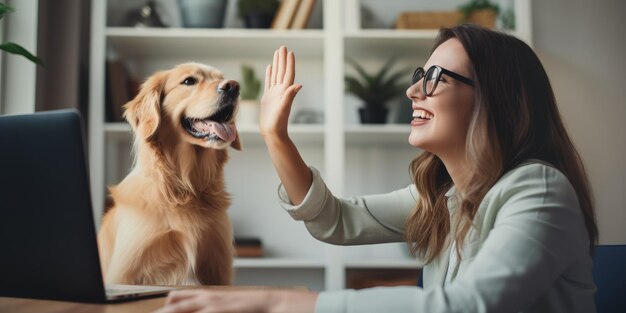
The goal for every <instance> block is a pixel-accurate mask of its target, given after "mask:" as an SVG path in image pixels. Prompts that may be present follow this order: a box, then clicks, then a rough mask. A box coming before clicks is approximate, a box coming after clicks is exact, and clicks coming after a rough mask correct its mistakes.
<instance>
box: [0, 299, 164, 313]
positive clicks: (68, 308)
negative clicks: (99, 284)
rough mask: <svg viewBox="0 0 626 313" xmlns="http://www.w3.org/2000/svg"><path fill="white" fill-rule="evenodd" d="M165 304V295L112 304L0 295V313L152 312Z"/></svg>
mask: <svg viewBox="0 0 626 313" xmlns="http://www.w3.org/2000/svg"><path fill="white" fill-rule="evenodd" d="M163 304H165V297H160V298H151V299H144V300H135V301H128V302H120V303H113V304H92V303H79V302H65V301H51V300H33V299H22V298H5V297H0V313H61V312H76V313H134V312H137V313H142V312H152V311H154V310H156V309H158V308H160V307H162V306H163Z"/></svg>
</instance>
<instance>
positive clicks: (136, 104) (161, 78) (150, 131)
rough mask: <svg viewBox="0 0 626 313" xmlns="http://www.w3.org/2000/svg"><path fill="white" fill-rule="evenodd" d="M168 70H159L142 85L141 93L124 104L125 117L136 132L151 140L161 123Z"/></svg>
mask: <svg viewBox="0 0 626 313" xmlns="http://www.w3.org/2000/svg"><path fill="white" fill-rule="evenodd" d="M166 79H167V71H162V72H157V73H156V74H154V75H152V76H150V78H148V80H147V81H145V82H144V83H143V84H142V85H141V89H140V90H139V94H138V95H137V96H136V97H135V98H134V99H133V100H131V101H129V102H128V103H126V104H125V105H124V118H126V120H127V121H128V123H130V125H131V126H132V128H133V130H134V131H135V134H136V135H137V136H141V137H142V138H144V139H145V140H146V141H150V140H151V139H152V138H153V136H154V134H155V133H156V131H157V129H158V128H159V124H160V123H161V100H162V94H163V87H164V85H165V81H166Z"/></svg>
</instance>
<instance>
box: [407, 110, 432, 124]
mask: <svg viewBox="0 0 626 313" xmlns="http://www.w3.org/2000/svg"><path fill="white" fill-rule="evenodd" d="M433 117H434V115H433V114H432V113H430V112H428V111H426V110H424V109H415V110H413V120H411V126H420V125H424V124H426V123H428V121H430V120H432V119H433Z"/></svg>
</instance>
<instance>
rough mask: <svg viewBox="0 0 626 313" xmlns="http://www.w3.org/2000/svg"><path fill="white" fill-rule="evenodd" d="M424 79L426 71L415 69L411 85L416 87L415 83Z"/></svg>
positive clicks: (419, 68)
mask: <svg viewBox="0 0 626 313" xmlns="http://www.w3.org/2000/svg"><path fill="white" fill-rule="evenodd" d="M422 77H424V69H423V68H421V67H418V68H417V69H415V72H413V77H412V78H411V83H412V84H411V85H415V83H417V82H418V81H420V79H422Z"/></svg>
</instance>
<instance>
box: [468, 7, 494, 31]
mask: <svg viewBox="0 0 626 313" xmlns="http://www.w3.org/2000/svg"><path fill="white" fill-rule="evenodd" d="M497 16H498V12H496V11H494V10H474V11H472V12H470V13H469V14H468V16H467V22H468V23H472V24H477V25H480V26H483V27H486V28H491V29H493V28H495V27H496V17H497Z"/></svg>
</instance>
